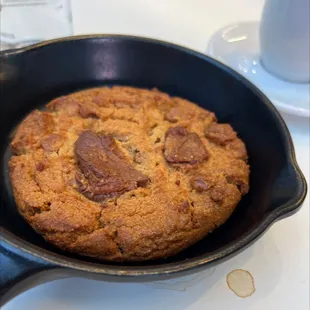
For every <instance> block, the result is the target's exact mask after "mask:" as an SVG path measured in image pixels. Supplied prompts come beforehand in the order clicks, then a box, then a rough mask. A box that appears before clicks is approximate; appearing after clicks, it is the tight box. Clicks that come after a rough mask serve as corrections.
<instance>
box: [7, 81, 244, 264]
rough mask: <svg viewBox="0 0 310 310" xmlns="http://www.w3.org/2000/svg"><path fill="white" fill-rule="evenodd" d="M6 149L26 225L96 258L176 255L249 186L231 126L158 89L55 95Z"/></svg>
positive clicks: (220, 218) (228, 210) (218, 219)
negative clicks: (9, 150)
mask: <svg viewBox="0 0 310 310" xmlns="http://www.w3.org/2000/svg"><path fill="white" fill-rule="evenodd" d="M11 147H12V152H13V154H14V155H13V156H12V157H11V159H10V162H9V168H10V176H11V182H12V188H13V193H14V197H15V200H16V203H17V205H18V209H19V212H20V213H21V214H22V216H23V217H24V218H25V219H26V221H27V222H28V223H29V224H30V225H31V226H32V227H33V228H34V229H35V230H36V231H37V232H38V233H39V234H41V235H42V236H43V237H44V238H45V239H46V240H47V241H49V242H51V243H53V244H54V245H56V246H57V247H59V248H61V249H63V250H66V251H70V252H74V253H78V254H80V255H85V256H90V257H95V258H98V259H102V260H110V261H143V260H149V259H157V258H163V257H168V256H171V255H174V254H176V253H178V252H180V251H181V250H183V249H185V248H187V247H188V246H190V245H192V244H194V243H195V242H197V241H198V240H200V239H202V238H203V237H205V236H206V235H207V234H208V233H209V232H211V231H213V230H214V229H215V228H217V227H218V226H220V225H222V224H223V223H224V222H225V221H226V220H227V219H228V217H229V216H230V215H231V213H232V212H233V210H234V209H235V207H236V206H237V204H238V203H239V201H240V200H241V197H242V195H244V194H246V193H247V192H248V190H249V166H248V164H247V151H246V148H245V145H244V143H243V142H242V141H241V140H240V139H239V138H238V136H237V133H236V132H235V131H234V130H233V128H232V127H231V126H230V125H228V124H219V123H218V122H217V120H216V117H215V115H214V114H213V113H212V112H209V111H207V110H205V109H202V108H200V107H199V106H197V105H195V104H193V103H191V102H190V101H187V100H185V99H182V98H176V97H170V96H168V95H167V94H165V93H162V92H159V91H158V90H145V89H136V88H131V87H118V86H114V87H112V88H108V87H102V88H94V89H88V90H84V91H80V92H76V93H73V94H69V95H67V96H63V97H60V98H57V99H55V100H53V101H51V102H50V103H48V104H47V110H46V111H39V110H35V111H33V112H32V113H30V114H29V115H28V116H27V117H26V118H25V119H24V120H23V122H22V123H21V124H20V125H19V127H18V129H17V132H16V134H15V136H14V138H13V141H12V143H11Z"/></svg>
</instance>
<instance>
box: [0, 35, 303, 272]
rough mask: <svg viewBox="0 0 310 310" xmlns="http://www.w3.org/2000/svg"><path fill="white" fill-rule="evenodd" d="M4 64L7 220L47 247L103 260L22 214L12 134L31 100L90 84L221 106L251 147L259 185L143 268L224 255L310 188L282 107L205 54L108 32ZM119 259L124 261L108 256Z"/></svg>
mask: <svg viewBox="0 0 310 310" xmlns="http://www.w3.org/2000/svg"><path fill="white" fill-rule="evenodd" d="M2 65H3V67H4V68H5V74H4V76H3V77H2V80H1V105H0V109H1V110H0V112H1V113H0V114H1V127H2V128H1V133H0V138H1V154H0V155H1V163H2V164H1V178H0V182H1V189H2V192H3V195H2V199H1V208H2V214H1V225H2V226H3V227H4V229H5V230H7V231H9V232H11V233H12V234H13V235H15V236H17V237H20V238H21V239H23V240H24V241H26V242H29V243H31V244H33V245H35V246H37V247H38V248H39V249H43V250H46V251H47V252H46V253H51V252H53V253H56V256H58V257H61V258H75V259H76V261H77V262H86V263H87V262H93V263H94V262H95V263H96V261H95V260H93V259H90V258H84V257H80V256H76V255H72V254H69V253H64V252H62V251H60V250H58V249H56V248H55V247H53V246H51V245H49V244H48V243H46V242H45V241H44V240H43V239H42V238H41V237H40V236H39V235H38V234H36V233H35V232H34V231H33V230H32V229H31V228H30V227H29V226H28V224H27V223H26V222H25V221H24V220H23V219H22V218H21V216H20V215H19V214H18V212H17V208H16V204H15V202H14V199H13V197H12V191H11V187H10V183H9V176H8V167H7V162H8V159H9V157H10V151H9V143H10V139H11V137H12V133H13V131H14V128H15V126H16V125H17V124H18V123H19V122H20V120H21V119H22V118H23V117H24V116H25V115H26V114H27V113H29V112H30V111H31V110H32V109H34V108H37V107H41V106H43V105H44V104H46V103H47V102H48V101H49V100H50V99H52V98H55V97H57V96H60V95H62V94H67V93H70V92H72V91H75V90H79V89H82V88H88V87H92V86H98V85H112V84H119V85H130V86H136V87H146V88H152V87H157V88H158V89H160V90H162V91H164V92H167V93H169V94H171V95H177V96H180V97H184V98H187V99H189V100H191V101H193V102H196V103H197V104H199V105H201V106H202V107H205V108H207V109H209V110H211V111H214V112H215V113H216V115H217V117H218V119H219V121H220V122H228V123H231V124H232V126H233V127H234V128H235V129H236V131H237V132H238V133H239V135H240V137H241V138H242V139H243V140H244V142H245V143H246V145H247V148H248V153H249V158H250V160H249V162H250V165H251V181H250V182H251V190H250V193H249V194H248V195H247V196H245V197H244V198H243V200H242V202H241V203H240V204H239V206H238V208H237V209H236V211H235V212H234V214H233V215H232V217H231V218H230V219H229V220H228V221H227V223H226V224H225V225H223V226H222V227H221V228H219V229H217V230H216V231H215V232H214V233H212V234H211V235H209V236H208V237H206V238H205V239H203V240H202V241H200V242H198V243H197V244H196V245H194V246H192V247H190V248H189V249H187V250H185V251H183V252H182V253H180V254H179V255H177V256H174V257H171V258H169V259H166V260H158V261H152V262H145V263H139V264H133V265H135V266H136V267H138V269H140V270H144V269H145V267H146V266H147V267H148V268H155V269H156V268H157V267H160V266H163V265H165V266H166V264H172V265H179V266H180V265H182V264H185V263H186V261H187V262H188V261H196V260H197V261H198V260H199V259H202V258H203V259H204V260H205V261H208V262H211V261H212V260H215V259H218V257H219V256H220V257H225V256H227V255H229V254H231V253H232V252H234V251H237V250H238V249H239V248H241V247H243V246H244V245H246V244H247V243H249V242H250V241H252V240H253V239H255V238H256V237H257V235H258V234H260V233H261V232H263V231H264V230H265V229H266V228H267V226H269V225H270V224H271V222H272V221H273V220H275V219H276V217H278V216H279V215H284V214H285V213H286V212H291V211H293V210H294V209H296V208H297V207H298V205H299V204H300V199H301V197H302V196H303V195H304V194H305V193H304V192H305V185H304V184H303V182H302V181H301V180H302V176H301V175H300V174H299V171H298V168H297V167H295V161H294V155H293V150H292V145H291V141H290V136H289V134H288V132H287V129H286V127H285V125H284V123H283V121H282V120H281V118H280V117H279V115H278V114H277V112H275V109H274V108H273V107H272V106H271V105H270V103H269V102H268V100H267V99H266V98H265V97H264V96H263V95H262V94H261V93H260V92H259V91H257V90H256V89H255V88H254V87H253V86H252V85H251V84H250V83H249V82H247V81H246V80H245V79H244V78H242V77H241V76H239V75H238V74H237V73H235V72H233V71H232V70H230V69H227V68H225V67H224V66H222V65H220V64H218V63H217V62H215V61H213V60H211V59H209V58H208V57H206V56H203V55H200V54H198V53H195V52H191V51H189V50H186V49H183V48H181V47H176V46H174V45H170V44H167V43H163V42H157V41H153V40H145V39H139V38H133V37H122V36H106V37H104V36H103V37H88V38H84V39H81V38H77V39H75V40H72V39H70V40H64V41H59V42H56V43H54V44H47V45H42V46H41V45H38V46H37V47H35V48H29V49H27V48H26V49H25V50H23V51H22V52H17V53H12V54H8V55H7V56H5V57H3V58H2ZM296 169H297V170H296ZM288 201H291V204H286V203H287V202H288ZM284 205H285V206H284ZM266 219H268V220H266ZM245 239H246V241H245ZM228 248H229V249H230V250H228ZM52 255H54V254H52ZM112 265H113V266H117V264H112V263H105V266H106V267H109V266H111V267H112ZM172 265H171V266H172ZM126 266H131V265H130V264H126ZM122 267H124V265H122ZM129 268H130V267H129Z"/></svg>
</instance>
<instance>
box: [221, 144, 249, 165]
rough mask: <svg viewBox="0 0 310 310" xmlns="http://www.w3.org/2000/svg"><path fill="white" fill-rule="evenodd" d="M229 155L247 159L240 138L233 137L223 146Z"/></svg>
mask: <svg viewBox="0 0 310 310" xmlns="http://www.w3.org/2000/svg"><path fill="white" fill-rule="evenodd" d="M225 148H226V150H227V151H229V154H230V156H231V157H234V158H237V159H242V160H244V161H247V159H248V154H247V151H246V147H245V145H244V143H243V142H242V141H241V140H240V139H235V140H233V141H231V142H229V143H227V145H226V146H225Z"/></svg>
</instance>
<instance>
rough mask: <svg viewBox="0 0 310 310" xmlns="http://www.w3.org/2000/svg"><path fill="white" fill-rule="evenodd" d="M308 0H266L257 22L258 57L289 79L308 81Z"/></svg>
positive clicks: (309, 37) (279, 74)
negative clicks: (259, 21)
mask: <svg viewBox="0 0 310 310" xmlns="http://www.w3.org/2000/svg"><path fill="white" fill-rule="evenodd" d="M309 16H310V0H266V3H265V7H264V10H263V15H262V20H261V26H260V45H261V61H262V64H263V66H264V67H265V68H266V70H268V71H269V72H270V73H272V74H274V75H276V76H278V77H280V78H282V79H285V80H289V81H292V82H299V83H307V82H308V83H309V81H310V65H309V59H310V42H309V40H310V21H309V20H310V19H309Z"/></svg>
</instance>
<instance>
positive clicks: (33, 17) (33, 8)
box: [0, 0, 73, 50]
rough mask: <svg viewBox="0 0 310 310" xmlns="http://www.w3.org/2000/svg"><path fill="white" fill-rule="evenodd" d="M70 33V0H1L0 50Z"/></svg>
mask: <svg viewBox="0 0 310 310" xmlns="http://www.w3.org/2000/svg"><path fill="white" fill-rule="evenodd" d="M72 34H73V27H72V12H71V3H70V0H0V50H4V49H9V48H18V47H22V46H26V45H30V44H33V43H36V42H40V41H44V40H48V39H54V38H59V37H65V36H69V35H72Z"/></svg>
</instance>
